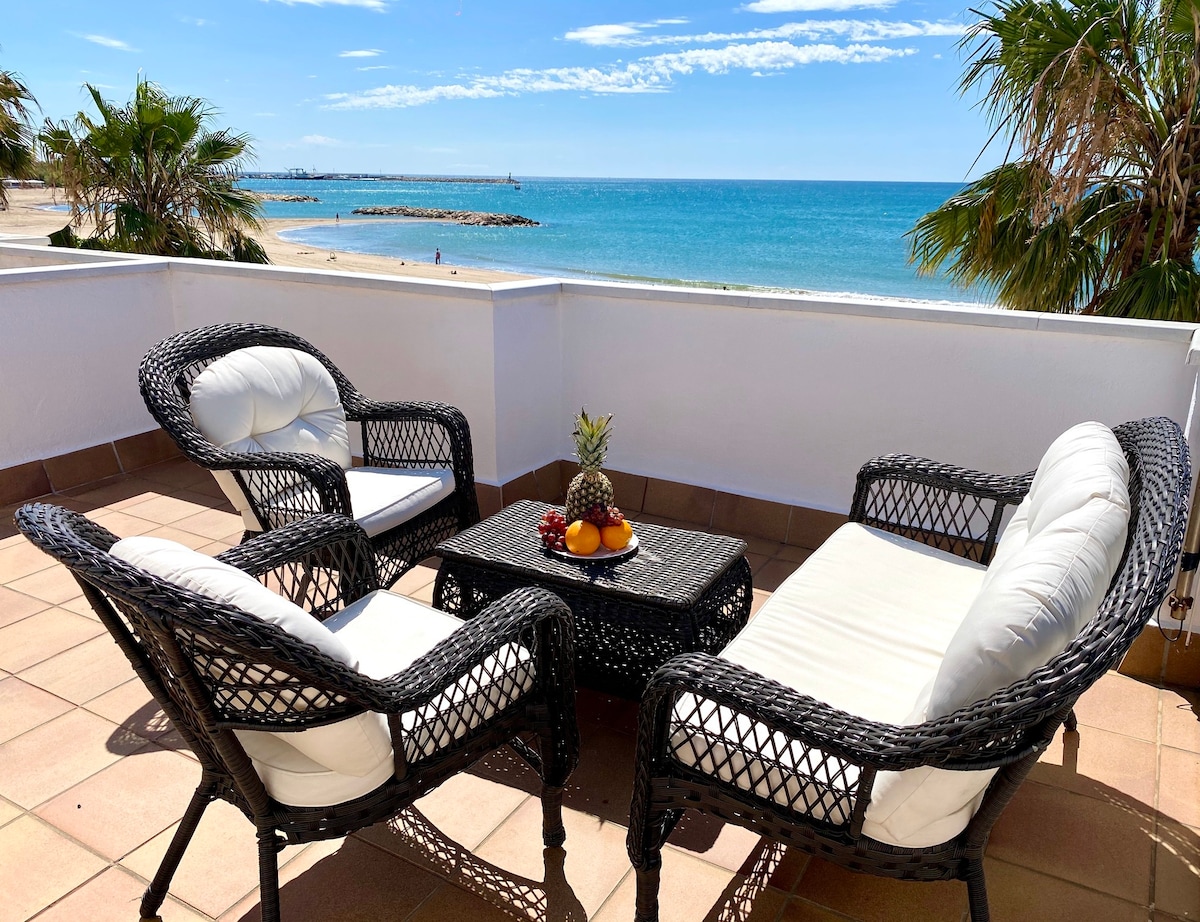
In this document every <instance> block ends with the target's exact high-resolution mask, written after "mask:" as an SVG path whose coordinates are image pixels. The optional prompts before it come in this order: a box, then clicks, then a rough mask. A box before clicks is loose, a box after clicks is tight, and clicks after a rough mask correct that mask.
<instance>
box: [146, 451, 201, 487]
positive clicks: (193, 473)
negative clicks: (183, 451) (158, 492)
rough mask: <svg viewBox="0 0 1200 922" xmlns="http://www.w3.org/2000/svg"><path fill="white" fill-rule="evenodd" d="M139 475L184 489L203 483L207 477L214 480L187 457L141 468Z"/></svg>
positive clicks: (153, 481)
mask: <svg viewBox="0 0 1200 922" xmlns="http://www.w3.org/2000/svg"><path fill="white" fill-rule="evenodd" d="M137 475H138V477H141V478H142V479H144V480H149V481H151V482H152V483H159V484H167V485H168V486H170V487H171V489H172V490H184V489H189V488H191V487H193V486H195V485H196V484H197V483H201V482H203V481H204V479H205V478H207V479H209V480H212V479H213V477H212V474H210V473H209V472H208V471H206V470H204V469H203V468H201V467H198V466H197V465H195V464H193V463H192V462H191V461H188V460H187V459H186V458H173V459H171V460H170V461H162V462H159V463H158V464H151V465H150V466H149V467H143V468H140V469H139V470H138V472H137Z"/></svg>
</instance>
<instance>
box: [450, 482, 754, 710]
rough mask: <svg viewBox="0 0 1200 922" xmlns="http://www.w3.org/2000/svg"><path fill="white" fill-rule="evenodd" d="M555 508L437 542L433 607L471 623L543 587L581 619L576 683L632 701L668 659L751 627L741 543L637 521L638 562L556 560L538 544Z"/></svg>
mask: <svg viewBox="0 0 1200 922" xmlns="http://www.w3.org/2000/svg"><path fill="white" fill-rule="evenodd" d="M549 508H551V507H550V506H547V505H545V504H544V503H535V502H532V501H530V500H521V501H520V502H516V503H513V504H512V505H511V506H508V507H507V508H505V509H503V510H502V511H500V512H499V513H497V514H496V515H494V516H491V517H490V518H488V519H486V520H484V521H483V522H481V523H479V524H478V525H476V526H474V527H473V528H469V529H467V530H466V531H464V532H462V533H460V534H458V535H456V536H454V537H453V538H451V539H449V540H448V541H444V542H442V544H440V545H438V548H437V553H438V554H440V555H441V557H442V566H441V569H440V571H439V572H438V578H437V582H436V583H435V585H434V605H436V606H437V607H438V608H442V609H444V610H446V611H449V612H453V613H454V614H456V615H458V616H459V617H461V618H470V617H473V616H474V615H475V614H476V613H477V612H479V611H481V610H482V609H483V608H484V606H486V605H487V604H488V603H489V602H491V601H493V600H494V599H497V598H499V597H500V596H502V595H504V594H505V593H506V592H511V591H512V590H513V589H515V588H517V587H519V586H530V585H535V586H545V587H546V588H548V589H550V590H552V591H553V592H555V593H556V594H557V595H559V596H561V597H562V599H563V600H564V601H565V602H566V603H567V604H568V605H569V606H570V607H571V610H572V611H573V612H574V613H575V653H576V675H577V677H578V679H579V682H580V683H581V684H583V685H587V686H588V687H590V688H596V689H599V690H602V691H607V692H611V693H613V694H617V695H621V696H623V697H626V698H634V699H636V698H639V697H640V696H641V693H642V690H643V689H644V688H645V686H646V682H647V681H648V680H649V678H650V676H651V675H652V674H653V673H654V670H655V669H657V668H658V667H659V666H661V665H662V664H663V663H665V662H666V661H667V660H668V659H670V658H671V657H672V656H675V655H676V654H679V653H686V652H691V651H702V652H707V653H716V652H717V651H718V650H720V649H721V648H722V647H724V646H725V644H727V643H728V642H729V641H730V640H732V639H733V637H734V635H735V634H737V632H738V631H740V630H741V629H742V627H743V626H744V625H745V624H746V619H747V618H748V617H749V616H750V602H751V585H750V565H749V564H748V563H747V562H746V558H745V557H744V556H743V555H744V554H745V553H746V545H745V543H744V542H742V541H739V540H737V539H736V538H727V537H724V536H722V535H709V534H704V533H701V532H694V531H684V530H683V529H679V528H666V527H663V526H661V525H651V524H649V523H646V522H638V523H637V524H636V525H635V526H634V527H635V529H636V531H637V535H638V540H639V541H640V542H641V543H640V546H639V547H638V552H637V554H636V555H635V556H633V557H630V558H627V559H625V560H618V561H610V562H604V563H595V564H589V563H579V562H576V561H568V560H560V559H558V558H556V557H553V556H551V555H550V554H549V553H548V552H547V551H546V550H545V549H544V548H543V547H542V545H541V543H540V541H539V540H538V533H537V523H538V522H539V521H540V520H541V517H542V514H543V513H544V512H545V511H546V510H547V509H549Z"/></svg>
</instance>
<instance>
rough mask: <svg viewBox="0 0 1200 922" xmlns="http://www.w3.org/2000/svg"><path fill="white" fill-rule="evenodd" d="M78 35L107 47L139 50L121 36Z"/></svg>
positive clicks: (120, 49)
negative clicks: (120, 37) (121, 38)
mask: <svg viewBox="0 0 1200 922" xmlns="http://www.w3.org/2000/svg"><path fill="white" fill-rule="evenodd" d="M78 37H79V38H81V39H83V40H84V41H87V42H91V43H92V44H93V45H102V46H103V47H105V48H114V49H116V50H117V51H137V49H136V48H134V47H133V46H132V45H130V44H129V43H128V42H123V41H121V40H120V39H119V38H109V37H108V36H107V35H80V36H78Z"/></svg>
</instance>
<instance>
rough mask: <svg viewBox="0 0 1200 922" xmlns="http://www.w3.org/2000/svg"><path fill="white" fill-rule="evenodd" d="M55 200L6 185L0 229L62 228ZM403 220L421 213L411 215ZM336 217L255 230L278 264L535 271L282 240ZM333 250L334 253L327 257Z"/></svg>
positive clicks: (431, 271) (382, 270)
mask: <svg viewBox="0 0 1200 922" xmlns="http://www.w3.org/2000/svg"><path fill="white" fill-rule="evenodd" d="M56 201H57V202H58V203H61V202H62V201H63V198H62V195H61V193H60V194H58V195H57V196H56V195H55V193H54V191H53V190H50V189H9V190H8V210H7V211H0V234H31V235H35V236H44V235H46V234H51V233H53V232H54V231H57V230H60V229H61V228H62V227H63V225H65V224H66V223H67V221H68V220H69V219H70V215H68V214H67V213H66V212H62V211H47V210H46V209H45V208H44V207H42V206H45V205H52V204H55V203H56ZM356 220H366V219H346V220H344V221H342V222H341V223H342V224H351V223H354V222H355V221H356ZM406 220H413V221H416V220H421V219H420V218H409V219H406ZM334 223H335V222H334V221H333V219H331V218H304V219H299V218H268V219H266V221H265V225H266V230H265V232H262V233H258V234H255V235H253V236H255V237H256V238H257V239H258V241H259V243H261V244H262V245H263V249H264V250H266V251H267V255H268V256H269V257H270V258H271V262H272V263H273V264H274V265H277V266H300V267H302V268H305V269H327V270H331V271H334V272H367V273H371V274H373V275H401V276H413V277H417V278H438V279H446V280H447V281H458V282H481V283H485V284H486V283H492V282H511V281H514V280H517V279H527V278H533V276H529V275H518V274H516V273H513V272H501V271H499V270H497V269H475V268H471V267H468V266H456V265H454V264H453V263H452V262H447V261H444V260H443V262H442V264H441V265H440V266H435V265H434V264H433V263H432V262H413V261H412V260H407V259H406V260H400V259H393V258H391V257H389V256H368V255H364V254H362V253H347V252H345V251H344V250H333V251H330V250H324V249H320V250H318V249H314V248H313V247H308V246H304V245H302V244H298V243H291V242H289V241H287V240H282V239H280V238H279V236H278V234H279V233H280V232H281V231H285V230H291V229H294V228H297V227H312V226H314V225H319V224H334ZM331 256H332V257H333V258H330V257H331Z"/></svg>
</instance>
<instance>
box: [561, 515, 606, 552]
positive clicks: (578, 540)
mask: <svg viewBox="0 0 1200 922" xmlns="http://www.w3.org/2000/svg"><path fill="white" fill-rule="evenodd" d="M599 547H600V529H599V528H597V527H596V526H595V525H593V524H592V523H591V522H585V521H584V520H583V519H580V520H579V521H577V522H572V523H571V524H570V525H568V526H567V550H568V551H570V552H571V553H572V554H584V555H586V554H594V553H596V549H597V548H599Z"/></svg>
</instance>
